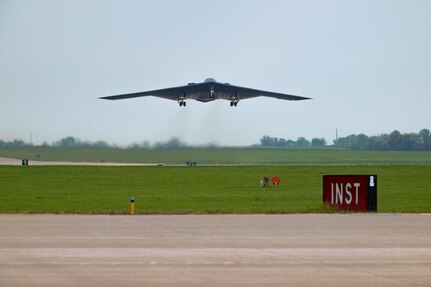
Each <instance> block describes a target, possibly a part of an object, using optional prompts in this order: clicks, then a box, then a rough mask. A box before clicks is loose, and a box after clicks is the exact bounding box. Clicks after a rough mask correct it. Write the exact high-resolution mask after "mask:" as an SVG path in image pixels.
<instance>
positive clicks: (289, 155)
mask: <svg viewBox="0 0 431 287" xmlns="http://www.w3.org/2000/svg"><path fill="white" fill-rule="evenodd" d="M0 156H3V157H13V158H18V159H24V158H26V159H29V160H30V161H32V160H42V161H74V162H79V161H91V162H105V161H106V162H129V163H164V164H184V163H185V161H187V160H192V161H196V162H198V164H244V165H268V164H270V165H271V164H272V165H367V164H368V165H392V164H396V165H410V164H414V165H417V164H419V165H422V164H425V165H431V152H417V151H416V152H398V151H351V150H340V149H331V148H324V149H274V148H273V149H269V148H268V149H267V148H211V149H205V148H183V149H114V148H99V149H96V148H56V147H26V148H2V149H0ZM30 163H31V162H30Z"/></svg>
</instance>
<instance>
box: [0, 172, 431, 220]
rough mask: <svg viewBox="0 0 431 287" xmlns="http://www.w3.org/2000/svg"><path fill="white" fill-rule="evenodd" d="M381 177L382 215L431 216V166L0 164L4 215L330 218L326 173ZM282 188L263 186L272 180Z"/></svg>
mask: <svg viewBox="0 0 431 287" xmlns="http://www.w3.org/2000/svg"><path fill="white" fill-rule="evenodd" d="M324 174H377V175H378V184H379V186H378V210H379V212H431V187H430V186H431V166H430V165H412V166H410V165H402V166H399V165H386V166H241V167H236V166H218V167H211V166H198V167H174V166H163V167H108V166H103V167H98V166H93V167H88V166H87V167H86V166H28V167H22V166H0V212H2V213H11V212H21V213H27V212H31V213H33V212H36V213H44V212H47V213H110V214H111V213H113V214H116V213H127V212H128V210H129V199H130V197H131V196H134V197H135V198H136V210H137V213H287V212H326V211H328V210H326V209H325V208H324V207H323V206H322V175H324ZM265 175H268V176H273V175H279V176H281V185H280V186H271V187H268V188H261V187H260V186H259V181H260V179H261V178H262V177H263V176H265Z"/></svg>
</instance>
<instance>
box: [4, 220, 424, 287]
mask: <svg viewBox="0 0 431 287" xmlns="http://www.w3.org/2000/svg"><path fill="white" fill-rule="evenodd" d="M0 234H1V237H0V286H2V287H3V286H92V287H97V286H430V285H431V216H429V215H426V214H424V215H399V214H335V215H325V214H305V215H296V214H295V215H184V216H180V215H151V216H148V215H146V216H109V215H6V214H4V215H0Z"/></svg>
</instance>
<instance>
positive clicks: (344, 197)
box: [323, 175, 377, 211]
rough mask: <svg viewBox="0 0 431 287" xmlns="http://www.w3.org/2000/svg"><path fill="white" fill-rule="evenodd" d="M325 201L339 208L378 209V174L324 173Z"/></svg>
mask: <svg viewBox="0 0 431 287" xmlns="http://www.w3.org/2000/svg"><path fill="white" fill-rule="evenodd" d="M323 202H325V203H327V204H329V205H331V206H333V207H336V208H337V209H339V210H355V211H377V176H376V175H324V176H323Z"/></svg>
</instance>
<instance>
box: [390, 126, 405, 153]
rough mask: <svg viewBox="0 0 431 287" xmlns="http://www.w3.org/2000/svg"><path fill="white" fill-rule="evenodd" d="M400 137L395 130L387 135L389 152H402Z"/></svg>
mask: <svg viewBox="0 0 431 287" xmlns="http://www.w3.org/2000/svg"><path fill="white" fill-rule="evenodd" d="M402 145H403V144H402V136H401V133H400V132H399V131H397V130H395V131H393V132H391V133H390V134H389V148H390V149H391V150H402Z"/></svg>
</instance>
